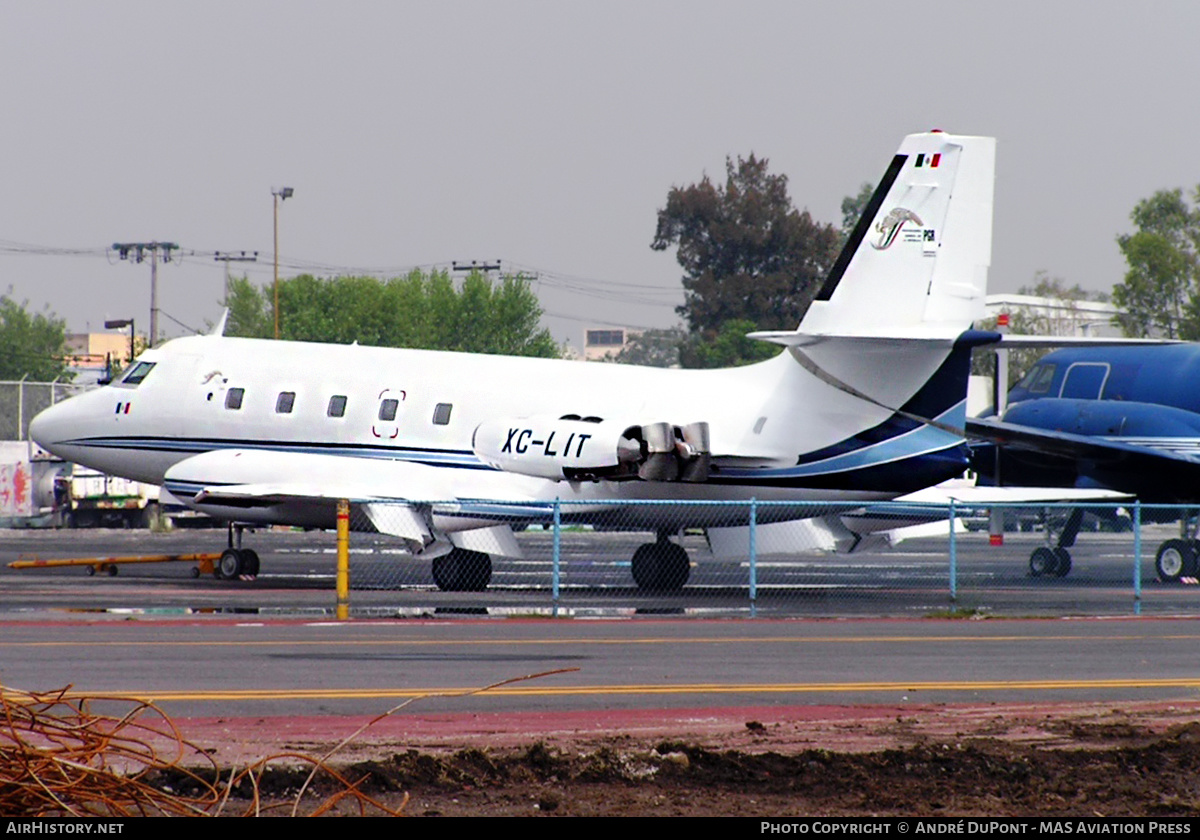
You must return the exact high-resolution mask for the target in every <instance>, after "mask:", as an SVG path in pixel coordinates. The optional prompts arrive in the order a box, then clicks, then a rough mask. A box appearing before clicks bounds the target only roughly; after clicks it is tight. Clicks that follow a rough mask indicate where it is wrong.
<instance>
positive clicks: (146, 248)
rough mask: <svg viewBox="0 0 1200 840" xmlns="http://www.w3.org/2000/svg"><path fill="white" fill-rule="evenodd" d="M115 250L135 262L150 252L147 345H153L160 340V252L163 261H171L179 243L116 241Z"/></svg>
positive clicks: (122, 257)
mask: <svg viewBox="0 0 1200 840" xmlns="http://www.w3.org/2000/svg"><path fill="white" fill-rule="evenodd" d="M113 250H114V251H116V252H117V253H118V254H119V255H120V257H121V259H123V260H127V259H129V258H130V257H132V258H133V261H134V262H139V263H140V262H142V261H143V260H145V259H146V254H147V252H149V254H150V335H149V337H148V339H147V341H146V346H148V347H153V346H154V345H155V343H157V341H158V253H159V251H161V252H162V258H163V262H168V263H169V262H170V261H171V252H172V251H178V250H179V245H178V244H176V243H174V242H114V243H113Z"/></svg>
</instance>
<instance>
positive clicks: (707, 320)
mask: <svg viewBox="0 0 1200 840" xmlns="http://www.w3.org/2000/svg"><path fill="white" fill-rule="evenodd" d="M725 171H726V178H725V183H724V185H721V186H717V185H715V184H713V182H712V181H711V180H710V179H709V178H708V176H707V175H705V176H704V177H703V178H702V179H701V181H700V182H699V183H697V184H692V185H691V186H688V187H673V188H672V189H671V191H670V192H669V193H668V194H667V203H666V206H665V207H664V208H662V209H660V210H659V211H658V225H657V229H656V231H655V235H654V240H653V241H652V242H651V244H650V247H651V248H653V249H655V250H656V251H663V250H666V249H667V248H670V247H672V246H677V252H676V259H677V260H678V262H679V265H680V266H681V267H682V268H683V270H684V274H683V288H684V304H683V305H682V306H680V307H679V308H678V310H677V311H678V312H679V314H680V315H681V316H683V318H684V321H685V322H686V324H687V327H688V330H689V332H690V333H691V338H690V339H689V344H690V345H691V346H693V348H695V347H697V346H698V345H697V342H700V343H709V342H713V341H716V340H717V338H718V335H720V334H721V333H722V332H723V331H724V329H725V325H726V324H728V323H729V322H731V321H735V320H740V321H743V322H746V323H748V324H749V325H750V327H751V329H793V328H795V326H796V325H797V324H798V323H799V322H800V319H801V318H802V317H803V316H804V312H805V310H807V309H808V305H809V303H810V302H811V301H812V298H813V296H814V295H815V294H816V291H817V289H819V288H820V284H821V281H822V280H823V278H824V276H825V274H826V273H827V272H828V270H829V267H830V265H832V263H833V260H834V259H835V258H836V256H837V249H838V243H839V237H838V232H837V230H836V229H835V228H834V227H833V226H832V225H823V224H820V223H818V222H816V221H814V220H813V218H812V216H810V215H809V213H808V212H807V211H804V212H800V211H797V210H796V209H795V208H794V207H793V206H792V201H791V199H790V198H789V196H788V191H787V176H786V175H772V174H770V173H769V172H768V171H767V160H766V159H765V158H763V159H759V158H757V157H755V156H754V155H753V154H752V155H750V157H749V158H742V157H739V158H738V159H737V162H736V163H735V162H734V161H733V159H732V158H728V159H726V162H725ZM739 344H741V343H739ZM751 344H753V343H751ZM745 346H750V344H746V345H745ZM724 349H726V350H727V349H729V347H728V344H727V343H726V345H725V348H724ZM711 355H712V354H708V353H704V352H695V353H692V352H688V351H686V350H685V352H684V359H683V364H684V365H685V366H688V365H689V364H690V363H691V362H692V361H695V360H698V359H700V358H709V357H710V356H711ZM758 355H760V353H759V352H757V351H756V353H755V354H754V356H758ZM735 361H736V360H735Z"/></svg>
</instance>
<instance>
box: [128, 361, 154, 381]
mask: <svg viewBox="0 0 1200 840" xmlns="http://www.w3.org/2000/svg"><path fill="white" fill-rule="evenodd" d="M154 364H155V363H154V362H138V363H137V364H136V365H134V366H133V369H132V370H131V371H129V373H127V374H125V378H124V379H122V380H121V384H122V385H140V384H141V382H142V380H143V379H145V378H146V377H147V376H149V375H150V371H152V370H154Z"/></svg>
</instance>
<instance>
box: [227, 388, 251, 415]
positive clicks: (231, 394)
mask: <svg viewBox="0 0 1200 840" xmlns="http://www.w3.org/2000/svg"><path fill="white" fill-rule="evenodd" d="M245 395H246V389H245V388H230V389H229V390H228V391H226V392H225V407H226V408H229V409H233V410H234V411H236V410H238V409H239V408H241V407H242V397H244V396H245Z"/></svg>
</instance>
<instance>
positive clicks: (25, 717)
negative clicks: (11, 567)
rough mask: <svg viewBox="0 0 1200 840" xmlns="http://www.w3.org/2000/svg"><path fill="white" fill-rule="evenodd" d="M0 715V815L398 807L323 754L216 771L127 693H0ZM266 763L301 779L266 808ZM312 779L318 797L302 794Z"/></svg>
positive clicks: (394, 811)
mask: <svg viewBox="0 0 1200 840" xmlns="http://www.w3.org/2000/svg"><path fill="white" fill-rule="evenodd" d="M0 715H2V718H3V719H2V721H0V813H2V814H5V815H7V816H10V817H16V816H27V817H134V816H256V815H259V814H262V813H264V812H265V811H267V810H268V808H269V807H272V808H288V809H289V811H290V813H291V814H293V815H296V814H299V813H301V807H300V806H301V803H302V802H304V803H305V807H306V809H307V810H305V811H303V813H306V814H307V815H309V816H317V815H320V814H325V813H329V812H330V811H334V810H335V809H336V810H337V811H338V812H339V813H345V812H346V811H345V809H346V808H347V807H349V808H350V810H351V811H352V812H355V813H360V814H380V815H383V814H386V815H392V816H400V815H401V813H402V811H403V808H404V803H401V805H400V807H398V808H392V807H388V806H386V805H384V804H382V803H380V802H378V801H377V800H375V799H373V798H371V797H370V796H368V795H366V794H364V793H363V792H361V791H360V790H358V789H357V786H358V785H359V784H361V780H359V781H351V780H349V779H347V778H345V777H344V776H343V775H342V774H340V773H339V772H337V771H336V770H334V769H332V768H330V767H329V766H328V765H327V764H326V763H325V762H326V760H327V759H328V758H329V757H330V756H329V755H326V756H325V757H324V758H314V757H312V756H307V755H303V754H300V753H285V754H279V755H273V756H269V757H267V758H264V759H262V760H260V761H257V762H255V763H254V764H252V765H250V766H248V767H245V768H242V769H240V770H239V769H236V768H235V769H232V770H228V771H227V772H223V771H222V769H221V768H219V767H218V766H217V765H216V763H215V761H214V760H213V759H212V757H211V756H210V755H209V753H208V752H207V751H205V750H204V749H203V748H201V747H199V746H197V745H196V744H194V743H191V742H189V741H187V740H186V739H185V738H183V736H182V735H181V734H180V732H179V730H178V728H177V727H176V726H175V724H174V723H172V721H171V720H170V718H168V717H167V715H166V714H165V713H164V712H163V711H162V710H161V709H159V708H158V707H156V706H155V705H154V704H153V703H147V702H141V701H137V700H131V699H130V698H128V697H116V696H104V695H82V694H77V693H74V692H72V691H71V688H70V686H68V687H67V688H63V689H59V690H56V691H48V692H29V691H19V690H14V689H11V688H7V687H0ZM273 764H274V765H276V766H278V765H280V764H282V765H285V766H287V767H290V768H293V769H294V770H295V769H296V768H299V769H298V770H297V771H296V772H297V774H298V776H299V777H300V778H301V779H303V783H302V784H298V786H297V789H296V793H295V795H294V799H293V800H292V801H290V802H289V803H286V804H283V805H280V804H275V805H273V806H268V805H267V804H266V803H264V801H263V797H262V796H260V781H261V780H262V778H263V774H264V772H265V771H266V770H267V769H268V768H269V767H270V766H271V765H273ZM306 770H307V771H308V772H307V778H304V776H305V771H306ZM317 779H319V780H320V785H321V790H322V797H323V798H319V797H318V798H315V797H313V796H312V785H313V783H314V780H317ZM306 793H308V794H309V796H308V798H307V799H305V794H306ZM405 801H406V800H405Z"/></svg>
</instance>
